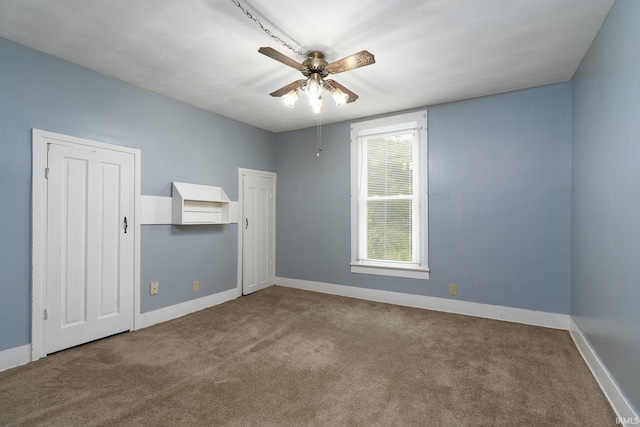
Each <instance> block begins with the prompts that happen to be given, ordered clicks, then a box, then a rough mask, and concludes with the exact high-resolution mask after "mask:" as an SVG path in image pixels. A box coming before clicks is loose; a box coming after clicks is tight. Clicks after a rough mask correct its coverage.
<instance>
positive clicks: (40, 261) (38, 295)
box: [31, 128, 141, 361]
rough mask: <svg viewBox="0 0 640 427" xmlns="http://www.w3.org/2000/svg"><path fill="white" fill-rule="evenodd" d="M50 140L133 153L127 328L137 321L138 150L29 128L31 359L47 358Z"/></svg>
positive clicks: (139, 152)
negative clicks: (130, 307)
mask: <svg viewBox="0 0 640 427" xmlns="http://www.w3.org/2000/svg"><path fill="white" fill-rule="evenodd" d="M49 142H55V143H56V144H60V145H66V146H76V147H78V146H80V147H84V148H87V147H89V148H99V149H103V150H109V151H117V152H121V153H127V154H132V155H133V186H134V188H133V218H134V221H133V224H132V225H131V228H132V231H133V233H134V241H133V251H134V262H133V270H134V271H133V307H134V308H133V313H132V316H131V325H130V329H131V330H133V329H136V325H137V324H139V322H140V212H141V210H140V206H141V205H140V200H141V198H140V183H141V178H140V176H141V175H140V165H141V160H140V157H141V151H140V150H139V149H136V148H129V147H123V146H120V145H113V144H107V143H104V142H97V141H92V140H88V139H83V138H77V137H74V136H68V135H63V134H59V133H54V132H48V131H44V130H41V129H35V128H34V129H33V131H32V139H31V144H32V149H33V151H32V158H31V159H32V162H31V206H32V213H31V361H35V360H38V359H40V358H42V357H46V355H47V353H46V348H47V346H46V333H45V331H46V328H45V324H44V322H45V319H44V309H45V303H46V301H47V294H46V291H47V287H46V283H47V282H46V271H47V258H46V256H47V178H46V175H45V172H46V168H47V146H48V143H49Z"/></svg>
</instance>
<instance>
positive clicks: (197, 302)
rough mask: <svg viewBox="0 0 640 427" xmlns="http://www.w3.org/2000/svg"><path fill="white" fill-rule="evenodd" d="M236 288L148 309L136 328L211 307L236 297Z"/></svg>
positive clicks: (141, 316)
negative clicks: (151, 309) (155, 308)
mask: <svg viewBox="0 0 640 427" xmlns="http://www.w3.org/2000/svg"><path fill="white" fill-rule="evenodd" d="M236 298H237V296H236V290H235V289H229V290H227V291H222V292H218V293H217V294H213V295H207V296H205V297H202V298H198V299H194V300H190V301H185V302H183V303H180V304H175V305H171V306H169V307H165V308H160V309H158V310H153V311H148V312H146V313H142V314H141V315H140V319H139V320H138V321H137V322H136V329H142V328H146V327H149V326H152V325H155V324H158V323H163V322H167V321H169V320H173V319H177V318H178V317H182V316H186V315H187V314H191V313H195V312H196V311H200V310H204V309H205V308H209V307H213V306H214V305H219V304H222V303H225V302H228V301H231V300H234V299H236Z"/></svg>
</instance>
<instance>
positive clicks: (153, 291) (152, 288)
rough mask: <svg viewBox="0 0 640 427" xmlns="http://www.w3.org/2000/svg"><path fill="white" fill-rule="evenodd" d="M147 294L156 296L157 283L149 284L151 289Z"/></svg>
mask: <svg viewBox="0 0 640 427" xmlns="http://www.w3.org/2000/svg"><path fill="white" fill-rule="evenodd" d="M149 294H151V295H158V282H151V289H150V290H149Z"/></svg>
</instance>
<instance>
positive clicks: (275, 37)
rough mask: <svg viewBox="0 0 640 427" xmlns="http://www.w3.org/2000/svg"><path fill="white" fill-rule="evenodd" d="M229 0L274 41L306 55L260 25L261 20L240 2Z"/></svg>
mask: <svg viewBox="0 0 640 427" xmlns="http://www.w3.org/2000/svg"><path fill="white" fill-rule="evenodd" d="M231 2H232V3H233V4H235V5H236V6H238V7H239V8H240V10H242V12H244V14H245V15H246V16H247V18H249V19H251V20H252V21H253V22H255V23H256V25H257V26H258V27H260V29H261V30H262V31H264V32H265V33H267V35H268V36H269V37H271V38H272V39H274V40H275V41H277V42H278V43H280V44H281V45H282V46H284V47H286V48H287V49H289V50H291V51H292V52H293V53H295V54H298V55H300V56H304V57H306V56H307V54H306V53H304V52H300V51H299V50H298V49H296V48H294V47H293V46H291V45H290V44H288V43H287V42H285V41H284V40H282V39H281V38H280V37H278V36H276V35H275V34H273V33H272V32H271V30H269V29H268V28H265V27H264V25H262V22H260V20H259V19H258V18H254V17H253V15H252V14H251V12H249V11H248V10H247V9H245V8H244V7H242V5H241V4H240V2H239V1H238V0H231Z"/></svg>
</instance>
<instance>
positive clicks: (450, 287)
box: [449, 285, 458, 295]
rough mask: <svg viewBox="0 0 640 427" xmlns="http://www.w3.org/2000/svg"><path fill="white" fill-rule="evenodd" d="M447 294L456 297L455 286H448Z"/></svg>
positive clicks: (456, 290)
mask: <svg viewBox="0 0 640 427" xmlns="http://www.w3.org/2000/svg"><path fill="white" fill-rule="evenodd" d="M449 293H450V294H451V295H458V287H457V286H456V285H449Z"/></svg>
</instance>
